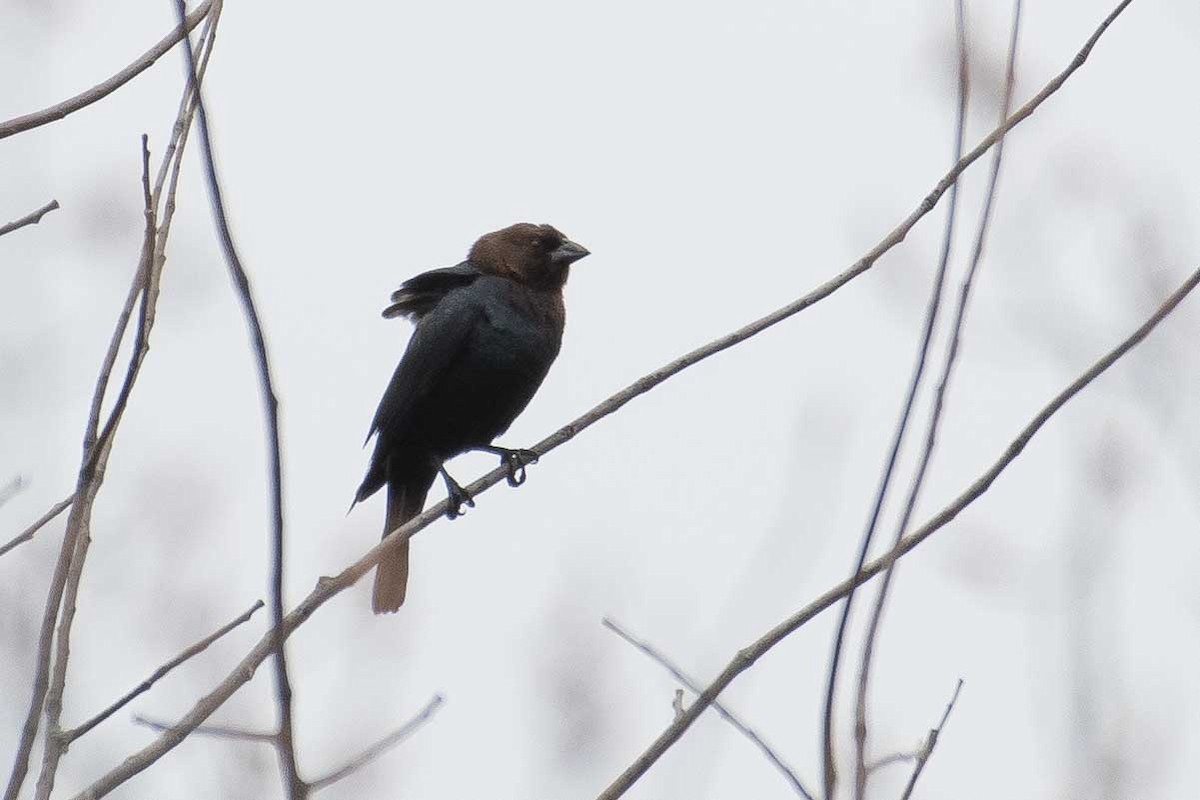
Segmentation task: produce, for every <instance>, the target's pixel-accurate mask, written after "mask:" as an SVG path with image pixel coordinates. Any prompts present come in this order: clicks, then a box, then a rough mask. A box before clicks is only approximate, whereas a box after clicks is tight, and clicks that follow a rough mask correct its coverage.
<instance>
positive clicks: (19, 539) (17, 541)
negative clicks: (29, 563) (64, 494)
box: [0, 495, 75, 556]
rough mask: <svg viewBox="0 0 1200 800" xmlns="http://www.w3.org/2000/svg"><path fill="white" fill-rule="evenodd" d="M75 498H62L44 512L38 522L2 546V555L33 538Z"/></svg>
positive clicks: (0, 548) (72, 496) (0, 549)
mask: <svg viewBox="0 0 1200 800" xmlns="http://www.w3.org/2000/svg"><path fill="white" fill-rule="evenodd" d="M74 499H75V495H71V496H70V497H68V498H67V499H66V500H60V501H59V502H57V503H55V504H54V505H52V506H51V507H50V510H49V511H47V512H46V513H45V514H43V515H42V516H41V517H40V518H39V519H38V521H37V522H35V523H33V524H32V525H30V526H29V527H28V528H26V529H25V530H23V531H21V533H20V534H18V535H17V536H16V537H14V538H13V539H12V540H11V541H9V542H8V543H7V544H5V545H3V546H0V556H2V555H4V554H5V553H7V552H8V551H9V550H12V549H13V548H14V547H16V546H17V545H21V544H24V543H25V542H28V541H29V540H30V539H32V538H33V536H34V534H36V533H37V532H38V531H39V530H41V529H42V526H43V525H45V524H46V523H47V522H49V521H50V520H52V519H54V518H55V517H57V516H58V515H59V514H61V513H62V512H63V511H64V510H65V509H66V508H67V506H69V505H71V501H72V500H74Z"/></svg>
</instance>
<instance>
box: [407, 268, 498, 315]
mask: <svg viewBox="0 0 1200 800" xmlns="http://www.w3.org/2000/svg"><path fill="white" fill-rule="evenodd" d="M480 274H481V273H480V272H479V270H478V269H476V268H475V266H474V265H473V264H472V263H471V262H470V261H464V262H462V263H461V264H458V265H457V266H453V267H445V268H443V269H435V270H430V271H429V272H423V273H421V274H420V275H417V276H416V277H414V278H409V279H408V280H407V281H405V282H404V283H403V285H401V287H400V288H399V289H397V290H396V291H394V292H392V304H391V305H390V306H388V307H387V308H385V309H384V310H383V316H384V318H385V319H394V318H395V317H408V318H409V319H410V320H412V321H413V322H417V321H418V320H420V319H421V317H423V316H425V315H426V314H428V313H429V312H430V311H431V310H433V307H434V306H436V305H437V304H438V302H439V301H440V300H441V299H442V298H443V297H445V296H446V294H447V293H448V292H450V291H451V290H453V289H457V288H459V287H462V286H468V285H470V284H471V283H472V282H474V281H475V279H476V278H478V277H479V276H480Z"/></svg>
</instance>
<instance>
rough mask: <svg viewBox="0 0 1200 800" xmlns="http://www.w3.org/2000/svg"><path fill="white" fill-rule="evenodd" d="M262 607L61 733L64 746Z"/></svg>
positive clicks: (259, 604) (252, 608)
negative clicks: (80, 723) (87, 718)
mask: <svg viewBox="0 0 1200 800" xmlns="http://www.w3.org/2000/svg"><path fill="white" fill-rule="evenodd" d="M262 607H263V601H262V600H258V601H256V602H255V603H254V605H252V606H250V608H248V609H247V610H246V611H243V612H242V614H241V615H240V616H239V617H238V618H237V619H235V620H233V621H232V622H229V623H227V624H225V625H223V626H222V627H221V628H220V629H218V630H216V631H214V632H213V633H210V634H209V635H208V636H205V637H204V638H203V639H201V640H200V641H198V642H196V643H195V644H194V645H192V646H191V647H189V648H187V649H186V650H184V651H183V652H182V653H180V654H179V655H177V656H175V657H174V658H172V659H171V660H170V661H168V662H167V663H165V664H163V665H162V666H161V667H159V668H158V669H156V670H154V672H152V673H151V674H150V677H148V678H146V680H144V681H142V682H141V683H139V684H138V685H137V686H135V687H134V688H133V689H131V690H129V691H128V692H126V693H125V694H124V695H123V696H122V697H121V698H120V699H118V700H117V701H116V702H114V703H113V704H112V705H110V706H109V707H108V708H106V709H104V710H103V711H101V712H100V713H99V714H97V715H96V716H94V717H92V718H91V719H89V720H88V721H87V722H84V723H83V724H82V725H79V726H78V727H75V728H72V729H71V730H68V731H63V733H62V738H63V740H64V744H65V745H70V744H71V742H74V741H75V740H76V739H78V738H79V737H80V736H83V735H84V734H86V733H87V732H88V731H90V730H91V729H92V728H94V727H96V726H97V725H99V724H100V723H101V722H104V720H106V719H108V718H109V717H111V716H112V715H113V714H115V713H116V712H118V711H120V710H121V709H122V708H124V707H125V706H127V705H128V704H129V703H130V702H132V701H133V699H134V698H136V697H137V696H138V695H140V694H144V693H145V692H148V691H150V687H151V686H153V685H154V684H155V683H157V682H158V681H159V680H160V679H161V678H163V677H165V676H166V675H167V673H169V672H170V671H171V670H173V669H175V668H176V667H178V666H179V665H180V664H182V663H183V662H185V661H187V660H188V659H190V658H192V657H193V656H197V655H199V654H200V653H203V652H204V651H205V650H207V649H208V646H209V645H210V644H212V643H213V642H215V641H217V640H218V639H220V638H221V637H222V636H224V635H225V634H227V633H229V632H230V631H231V630H233V629H234V628H236V627H237V626H239V625H241V624H243V623H244V622H247V621H248V620H249V619H250V617H252V616H254V612H255V611H258V610H259V609H260V608H262Z"/></svg>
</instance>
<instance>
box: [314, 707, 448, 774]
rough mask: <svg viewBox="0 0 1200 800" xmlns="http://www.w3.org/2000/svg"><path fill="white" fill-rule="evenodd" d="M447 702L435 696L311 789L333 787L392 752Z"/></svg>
mask: <svg viewBox="0 0 1200 800" xmlns="http://www.w3.org/2000/svg"><path fill="white" fill-rule="evenodd" d="M445 701H446V700H445V698H444V697H442V696H441V695H440V694H435V695H434V696H433V699H431V700H430V701H429V702H428V703H427V704H426V705H425V708H423V709H421V710H420V711H418V712H417V715H416V716H414V717H413V718H412V719H410V720H409V721H408V722H406V723H404V724H403V725H401V726H400V727H399V728H397V729H396V730H394V731H392V732H391V733H389V734H388V735H387V736H385V737H383V738H382V739H380V740H379V741H378V742H376V743H375V744H373V745H371V746H370V747H368V748H367V749H365V750H363V751H362V752H361V753H359V754H358V755H356V756H355V757H354V758H352V759H350V760H349V761H348V762H346V763H345V764H343V765H342V766H340V767H338V768H337V769H335V770H333V771H332V772H330V773H329V774H327V775H325V776H324V777H321V778H317V779H316V780H315V781H313V782H312V783H311V784H309V789H310V790H311V791H313V792H319V791H320V790H322V789H325V788H327V787H329V786H332V785H333V784H335V783H337V782H338V781H340V780H342V779H343V778H347V777H349V776H350V775H352V774H354V773H355V772H357V771H358V770H360V769H362V768H363V767H365V766H366V765H367V764H370V763H371V762H372V761H374V760H375V759H377V758H379V757H380V756H381V755H383V754H384V753H386V752H387V751H388V750H391V749H392V748H393V747H395V746H396V745H398V744H400V743H401V742H403V741H404V740H405V739H407V738H408V737H409V736H411V735H412V734H414V733H415V732H416V731H417V729H418V728H420V727H421V726H422V725H424V724H425V723H426V722H428V721H429V719H430V718H431V717H432V716H433V715H434V714H435V713H436V712H437V710H438V709H439V708H441V707H442V703H444V702H445Z"/></svg>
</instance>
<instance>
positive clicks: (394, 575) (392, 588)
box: [371, 473, 436, 614]
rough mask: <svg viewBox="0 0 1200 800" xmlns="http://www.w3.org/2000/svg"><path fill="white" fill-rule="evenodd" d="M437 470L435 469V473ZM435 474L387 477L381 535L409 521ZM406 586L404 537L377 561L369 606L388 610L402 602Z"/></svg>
mask: <svg viewBox="0 0 1200 800" xmlns="http://www.w3.org/2000/svg"><path fill="white" fill-rule="evenodd" d="M435 474H436V473H435ZM433 479H434V475H428V476H426V475H420V476H411V477H409V478H407V479H406V480H395V479H392V480H389V481H388V483H387V517H386V518H385V521H384V525H383V535H384V537H385V538H386V537H387V535H388V534H389V533H391V532H392V531H394V530H396V529H397V528H399V527H400V526H401V525H403V524H404V523H406V522H408V521H409V520H410V519H412V518H413V517H415V516H417V515H418V514H420V513H421V509H422V508H424V507H425V495H427V494H428V493H429V487H430V486H431V485H432V484H433ZM407 589H408V541H407V540H406V541H403V542H401V543H400V544H399V546H397V547H395V548H394V549H393V550H392V551H391V552H390V553H388V554H387V555H385V556H384V557H383V559H382V560H380V562H379V568H378V569H376V570H375V593H374V594H373V595H372V598H371V607H372V608H373V609H374V610H375V613H376V614H390V613H392V612H394V611H398V610H400V606H402V605H404V594H405V592H406V591H407Z"/></svg>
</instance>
